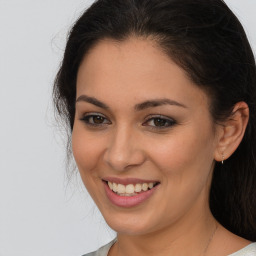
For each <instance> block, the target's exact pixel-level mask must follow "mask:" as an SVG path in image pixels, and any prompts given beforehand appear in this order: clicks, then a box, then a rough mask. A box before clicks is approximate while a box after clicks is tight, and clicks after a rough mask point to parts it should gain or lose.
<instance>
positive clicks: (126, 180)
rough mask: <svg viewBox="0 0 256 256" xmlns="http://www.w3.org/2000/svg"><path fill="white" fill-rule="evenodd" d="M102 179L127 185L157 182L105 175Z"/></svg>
mask: <svg viewBox="0 0 256 256" xmlns="http://www.w3.org/2000/svg"><path fill="white" fill-rule="evenodd" d="M102 180H103V181H110V182H112V183H117V184H123V185H129V184H143V183H159V181H157V180H144V179H138V178H123V179H121V178H117V177H105V178H103V179H102Z"/></svg>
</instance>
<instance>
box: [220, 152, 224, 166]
mask: <svg viewBox="0 0 256 256" xmlns="http://www.w3.org/2000/svg"><path fill="white" fill-rule="evenodd" d="M221 163H222V164H224V154H222V161H221Z"/></svg>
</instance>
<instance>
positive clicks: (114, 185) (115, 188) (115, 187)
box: [109, 182, 117, 192]
mask: <svg viewBox="0 0 256 256" xmlns="http://www.w3.org/2000/svg"><path fill="white" fill-rule="evenodd" d="M110 183H111V182H110ZM109 188H110V187H109ZM110 189H111V188H110ZM112 190H113V191H114V192H117V184H116V183H113V189H112Z"/></svg>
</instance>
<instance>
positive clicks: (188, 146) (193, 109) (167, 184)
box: [72, 38, 217, 235]
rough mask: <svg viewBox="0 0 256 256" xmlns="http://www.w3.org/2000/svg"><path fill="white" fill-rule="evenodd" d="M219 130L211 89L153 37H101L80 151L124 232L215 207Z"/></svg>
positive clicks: (82, 109) (80, 114)
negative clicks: (211, 191) (211, 107)
mask: <svg viewBox="0 0 256 256" xmlns="http://www.w3.org/2000/svg"><path fill="white" fill-rule="evenodd" d="M215 128H216V127H214V124H213V121H212V119H211V115H210V113H209V101H208V98H207V96H206V94H205V93H204V92H203V91H202V90H201V89H199V88H198V87H197V86H195V85H194V84H193V83H192V82H191V81H190V80H189V79H188V78H187V76H186V75H185V73H184V71H183V70H182V69H181V68H180V67H179V66H177V65H176V64H175V63H174V62H172V61H171V60H170V58H169V57H168V56H166V55H165V54H164V53H162V52H161V51H160V49H158V48H157V47H156V46H155V44H154V43H153V42H151V41H149V40H145V39H144V40H143V39H136V38H130V39H127V40H126V41H124V42H114V41H112V40H104V41H101V42H100V43H98V44H97V45H96V46H95V47H94V48H93V49H92V50H91V51H90V52H89V54H88V55H87V56H86V57H85V58H84V60H83V62H82V63H81V66H80V68H79V72H78V76H77V102H76V115H75V122H74V128H73V135H72V144H73V153H74V157H75V160H76V162H77V166H78V168H79V171H80V174H81V177H82V180H83V182H84V184H85V186H86V188H87V190H88V191H89V193H90V195H91V196H92V198H93V199H94V201H95V203H96V204H97V206H98V207H99V209H100V211H101V213H102V214H103V216H104V218H105V219H106V221H107V223H108V224H109V225H110V227H112V228H113V229H114V230H116V231H117V232H119V233H125V234H132V235H136V234H146V233H150V232H155V231H157V230H160V229H162V228H163V227H168V226H172V225H175V224H177V223H179V222H181V220H185V219H186V220H188V219H189V218H190V217H188V216H197V218H200V216H201V215H202V213H203V212H204V211H205V210H207V209H208V193H209V187H210V182H211V174H212V170H213V165H214V156H215V154H216V145H217V139H216V137H217V136H216V130H215ZM107 182H109V185H108V184H107ZM114 183H115V184H114ZM152 186H153V188H152ZM112 190H115V191H116V192H113V191H112ZM136 191H137V192H136Z"/></svg>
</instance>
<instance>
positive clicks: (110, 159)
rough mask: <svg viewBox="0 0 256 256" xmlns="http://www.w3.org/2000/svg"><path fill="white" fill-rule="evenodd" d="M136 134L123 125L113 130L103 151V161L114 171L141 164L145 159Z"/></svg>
mask: <svg viewBox="0 0 256 256" xmlns="http://www.w3.org/2000/svg"><path fill="white" fill-rule="evenodd" d="M138 136H139V134H137V135H136V134H134V133H133V132H132V131H128V129H127V128H125V127H123V128H120V129H116V130H115V131H113V133H112V134H111V136H110V141H109V145H108V147H107V149H106V150H105V152H104V161H105V163H107V164H108V165H109V166H110V167H111V168H112V169H113V170H116V171H125V170H127V169H128V168H130V167H135V166H139V165H141V164H142V163H143V162H144V161H145V154H144V150H143V148H142V145H141V144H140V142H139V141H140V140H139V137H138Z"/></svg>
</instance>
